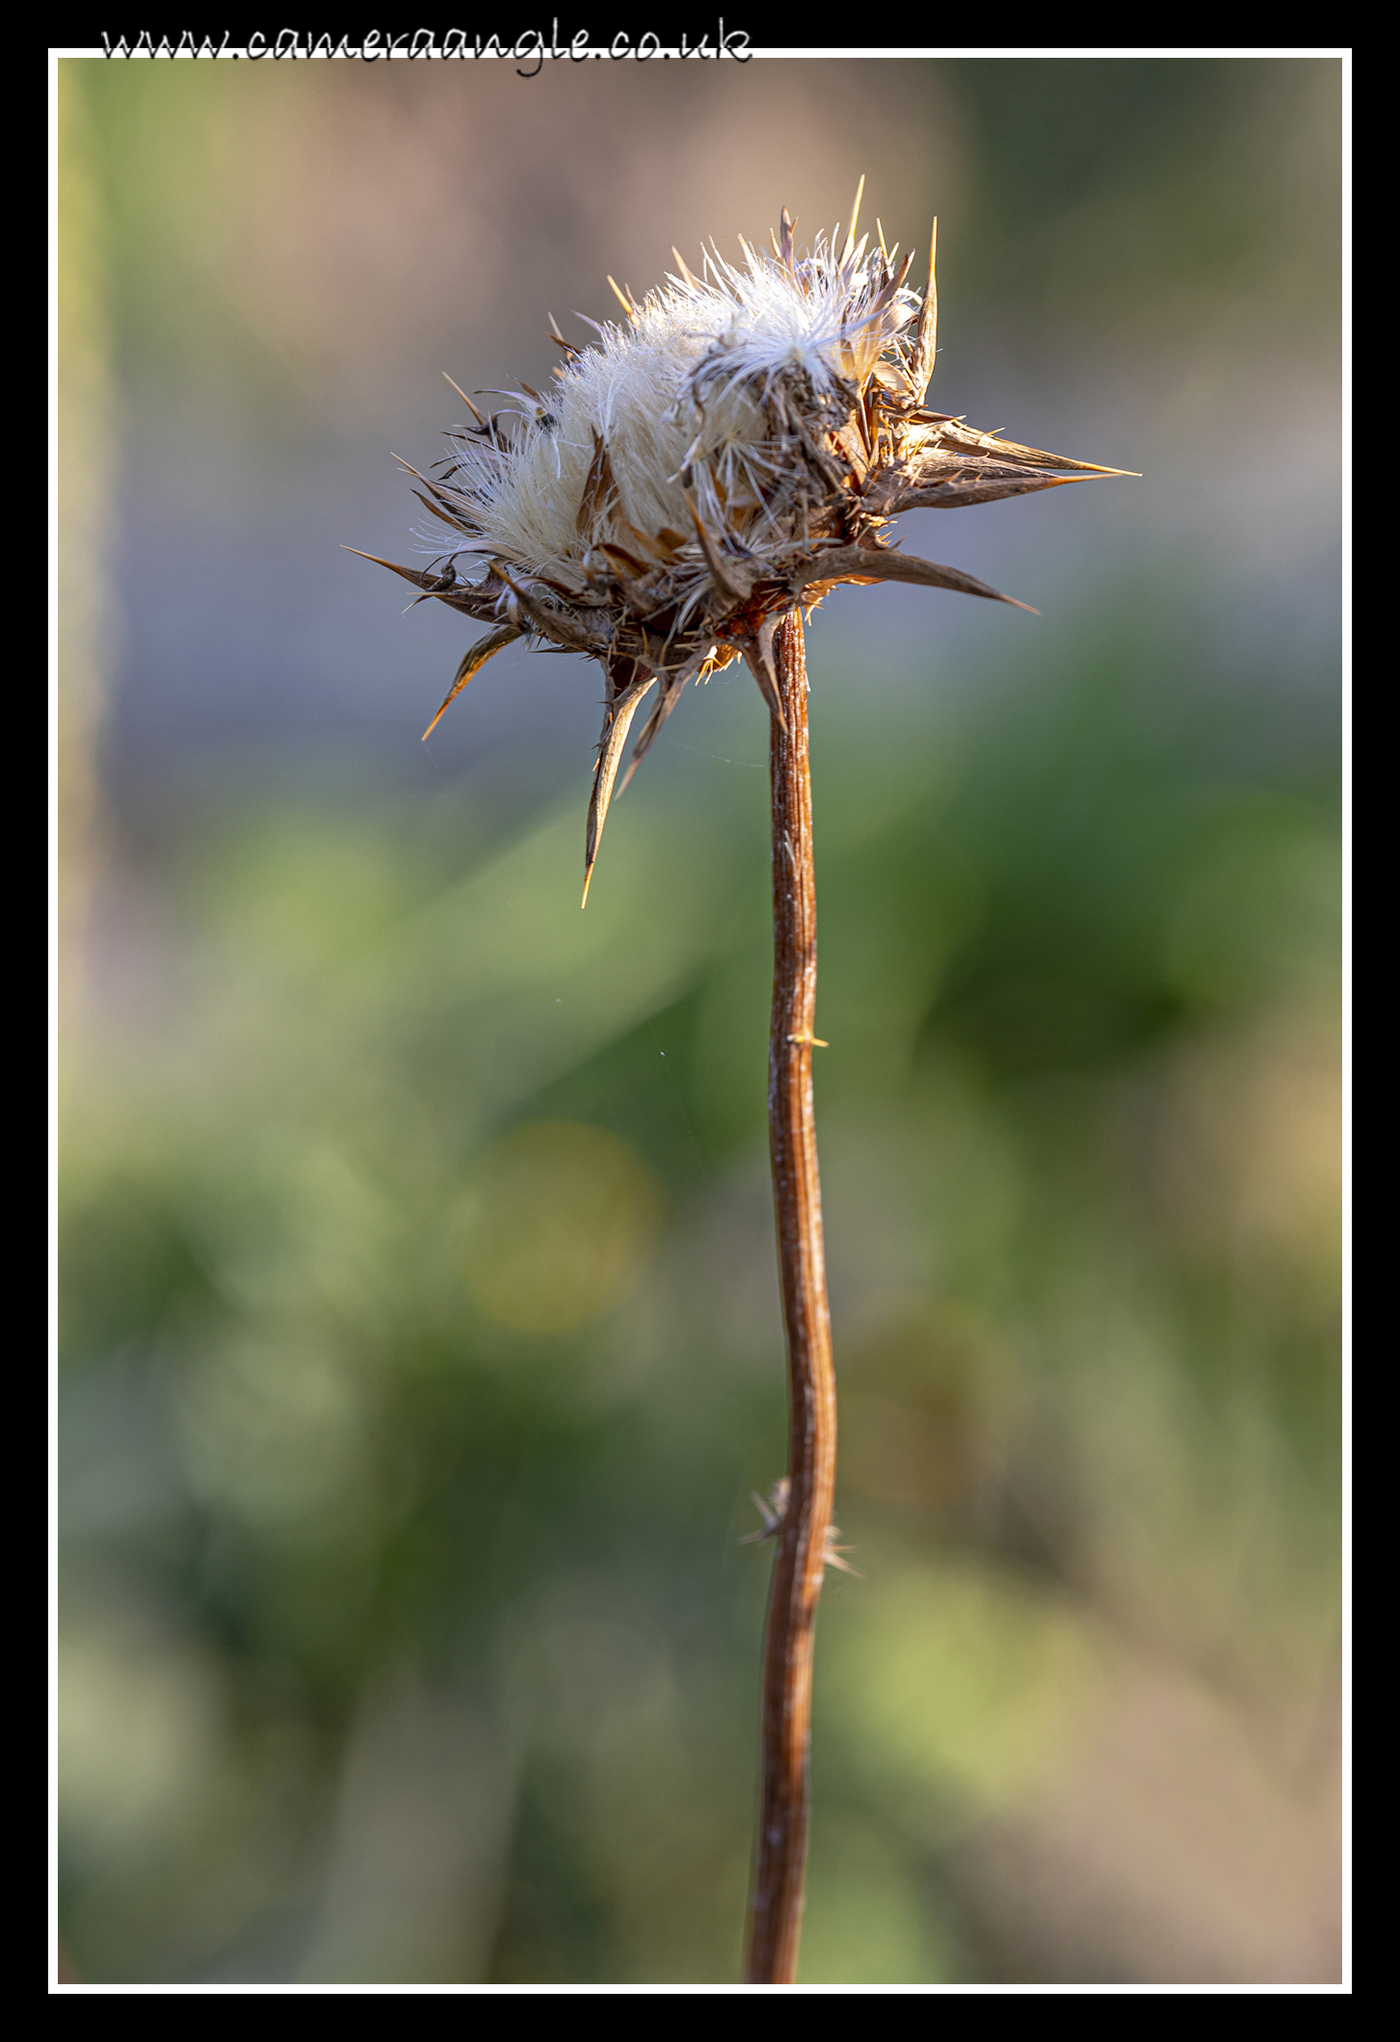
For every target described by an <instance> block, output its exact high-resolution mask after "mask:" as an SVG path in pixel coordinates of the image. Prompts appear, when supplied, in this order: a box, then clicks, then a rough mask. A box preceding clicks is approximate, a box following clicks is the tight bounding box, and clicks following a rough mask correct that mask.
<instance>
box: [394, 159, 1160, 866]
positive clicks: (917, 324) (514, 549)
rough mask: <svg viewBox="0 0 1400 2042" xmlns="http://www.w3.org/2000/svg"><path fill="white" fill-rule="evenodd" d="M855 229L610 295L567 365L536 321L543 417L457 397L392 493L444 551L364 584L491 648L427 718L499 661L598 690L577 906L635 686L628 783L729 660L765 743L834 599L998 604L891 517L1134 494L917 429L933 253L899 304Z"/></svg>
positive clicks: (891, 275) (875, 255)
mask: <svg viewBox="0 0 1400 2042" xmlns="http://www.w3.org/2000/svg"><path fill="white" fill-rule="evenodd" d="M863 185H864V180H863V179H862V187H863ZM859 209H860V192H857V194H856V204H855V209H854V211H853V214H852V218H851V225H850V228H849V230H848V232H847V233H846V235H845V237H844V240H842V238H841V235H840V229H839V228H838V229H837V230H836V232H835V233H834V234H833V235H832V238H831V240H830V241H827V239H826V238H825V236H822V237H819V238H818V240H817V242H816V245H815V246H814V247H813V248H812V250H811V251H810V252H809V253H807V254H804V255H798V254H797V253H796V251H795V249H794V245H793V238H792V236H793V223H792V221H791V220H790V219H789V217H788V215H787V212H786V211H784V213H783V216H782V224H781V228H780V230H779V232H778V233H777V234H776V235H774V237H773V253H772V255H768V254H765V253H761V252H760V251H759V250H757V249H754V248H751V247H750V246H749V245H748V244H747V242H742V241H741V246H742V247H743V251H744V258H745V260H744V266H743V267H742V268H740V267H735V266H734V265H732V264H730V263H728V262H726V261H725V260H724V259H723V257H722V256H720V254H719V253H718V251H717V250H715V249H711V251H710V252H709V253H708V254H707V255H706V256H705V258H704V261H703V264H702V271H703V274H702V275H701V276H698V277H697V276H695V275H693V274H692V272H691V271H690V269H689V268H687V266H686V264H685V262H684V261H683V260H682V258H681V256H680V255H679V254H676V262H677V265H678V268H679V272H680V273H679V275H673V276H670V277H669V278H668V279H667V282H666V284H665V285H664V286H663V287H662V288H661V289H659V290H656V291H653V292H651V293H650V294H649V295H648V296H647V297H646V298H645V299H644V300H643V301H642V303H641V304H637V303H636V302H635V301H634V299H633V297H632V294H631V291H630V289H629V290H627V291H623V290H620V289H619V288H618V286H617V285H616V284H615V283H612V279H611V278H609V279H608V281H609V283H612V288H613V290H614V292H615V293H616V295H617V298H618V300H619V303H620V304H621V306H622V310H623V312H624V314H625V315H626V317H625V323H620V324H610V325H607V326H596V324H595V322H593V321H589V322H587V323H589V324H594V325H595V330H596V332H597V334H598V341H597V343H596V344H593V345H590V346H588V347H586V348H582V349H580V348H576V347H574V346H573V345H572V344H571V343H570V342H568V341H566V340H565V339H564V338H563V336H562V335H561V334H560V333H559V330H558V328H557V327H554V322H553V321H552V320H551V322H550V324H551V326H552V327H554V331H553V338H554V340H555V341H556V343H557V344H558V346H559V347H560V348H562V350H563V354H564V359H563V360H562V361H561V362H559V363H558V364H557V366H556V368H555V371H554V375H555V387H554V388H553V389H552V390H551V391H550V392H549V394H548V395H547V396H542V395H541V394H540V393H539V392H538V391H536V390H532V389H531V388H530V386H529V385H528V384H522V385H521V387H520V389H519V390H515V391H496V392H490V393H483V392H478V393H477V394H478V395H483V394H490V395H497V396H506V397H508V398H509V399H510V400H511V404H510V407H509V408H508V409H507V410H505V411H498V412H496V413H495V414H494V415H492V416H491V417H483V416H482V414H481V413H480V412H479V411H478V410H477V408H476V406H475V405H473V404H472V402H471V400H470V399H469V398H467V397H466V396H465V393H464V392H462V391H460V390H459V391H458V395H459V396H461V397H463V400H464V402H465V403H466V404H467V407H468V409H469V410H470V411H471V413H472V415H473V418H474V420H475V423H474V424H473V425H471V426H468V427H467V428H465V429H464V430H461V431H458V432H453V433H449V435H448V441H449V446H450V449H451V451H450V454H449V456H448V458H447V459H446V460H444V461H442V462H440V463H438V464H437V465H436V469H435V472H434V475H433V476H432V477H429V476H425V475H419V474H418V471H417V470H416V469H410V473H412V474H413V475H415V477H416V479H417V480H418V481H419V482H420V483H421V484H422V490H421V491H419V492H415V493H417V494H418V495H419V497H420V500H421V501H422V502H423V503H424V504H425V506H426V507H427V509H428V510H429V511H430V512H431V513H432V515H433V516H434V517H435V518H438V519H440V520H441V522H442V523H443V524H444V525H446V526H447V527H448V528H449V530H450V531H451V532H452V533H453V535H454V538H460V541H461V543H460V544H454V545H453V547H452V549H451V551H450V552H448V553H445V554H442V555H440V556H439V557H438V558H437V559H436V560H434V562H433V563H432V564H431V566H429V567H428V568H426V569H423V570H421V571H420V570H416V569H413V568H408V567H400V566H397V565H395V563H393V562H392V561H383V562H380V563H379V564H380V565H382V566H385V567H392V568H393V571H394V572H395V573H396V574H401V575H403V576H404V577H405V578H406V579H407V580H409V581H411V582H414V583H416V584H417V586H418V587H419V588H420V589H421V590H422V591H423V592H424V595H425V596H435V597H437V598H438V600H439V601H441V602H445V603H448V604H450V605H451V606H452V607H453V608H454V609H458V610H461V611H463V612H465V614H466V615H467V616H469V617H475V618H478V619H480V620H481V621H482V622H484V623H489V624H491V625H492V627H493V628H492V629H491V631H490V632H489V633H488V634H487V635H486V636H485V637H484V638H482V639H479V640H478V641H477V643H476V644H475V645H474V646H473V647H472V648H471V650H470V651H469V652H468V653H467V655H466V657H465V658H464V659H463V661H462V664H461V666H460V667H459V668H458V670H457V673H456V675H455V677H454V680H453V684H452V688H451V690H450V691H449V693H448V696H447V699H446V701H444V703H443V705H442V709H440V710H439V711H438V717H440V716H441V715H442V713H443V710H445V709H446V708H447V706H448V703H450V702H451V701H452V700H453V699H454V698H455V697H456V696H457V695H458V694H459V693H460V692H461V690H462V689H463V688H464V687H465V686H466V684H467V682H468V681H469V680H470V679H471V677H472V675H473V674H474V673H476V672H477V670H478V669H479V668H480V667H481V666H482V665H483V664H484V662H485V661H486V660H488V659H489V658H490V657H491V655H492V654H493V653H495V652H498V651H500V649H501V648H502V647H503V646H505V645H509V644H510V643H511V642H512V641H513V640H515V639H517V638H526V639H536V640H540V641H543V643H544V644H545V645H548V646H554V647H560V648H565V649H568V650H572V651H578V652H582V653H587V654H589V655H590V656H591V657H593V658H594V659H596V660H598V661H599V663H600V664H601V666H602V668H603V670H604V673H605V675H606V677H607V688H606V695H605V700H604V715H603V731H602V736H601V738H600V740H599V745H598V762H597V767H596V769H595V772H594V780H593V796H592V800H591V802H590V804H589V811H588V830H587V844H586V850H585V878H584V898H585V900H586V899H587V896H588V880H589V878H590V877H591V875H592V870H593V862H594V859H595V858H596V856H597V851H598V842H599V838H600V837H601V834H602V829H603V823H604V820H605V818H606V815H607V809H608V803H609V801H610V799H611V796H612V790H613V786H614V782H615V780H616V777H617V771H618V766H619V764H620V761H621V757H622V750H623V746H624V745H625V743H626V740H627V736H628V732H629V730H630V728H631V725H632V722H633V719H634V717H635V715H636V712H637V710H638V709H639V708H640V706H641V704H642V702H643V700H644V699H645V697H646V696H647V695H648V694H649V693H650V691H651V690H652V689H653V688H654V689H656V691H657V692H656V699H655V702H654V703H653V705H652V707H651V711H650V714H649V715H648V716H647V718H646V721H645V723H644V724H643V726H642V729H641V731H640V733H639V735H638V737H637V741H636V744H635V746H634V748H633V753H632V762H631V766H630V767H629V771H628V777H629V778H630V776H631V772H632V771H633V770H635V767H636V765H637V763H638V761H639V760H640V759H641V758H642V757H643V756H644V754H645V753H646V752H647V750H648V749H649V748H650V746H651V744H652V742H653V741H654V739H655V738H656V735H657V733H658V732H659V730H660V729H661V726H662V724H663V723H664V722H665V720H666V718H667V717H668V716H669V715H670V713H671V711H672V709H673V708H674V707H675V705H676V703H677V701H678V700H679V698H680V693H681V690H682V689H683V688H684V686H685V684H686V682H687V681H691V680H694V681H700V680H702V679H706V678H708V676H709V675H710V674H711V673H714V672H716V671H717V670H718V669H719V668H721V667H725V666H728V665H729V664H730V662H731V661H733V660H736V659H739V658H743V659H744V660H746V661H747V662H748V665H749V666H750V668H751V669H752V671H753V674H754V677H755V679H756V680H757V682H758V685H759V687H760V689H761V690H762V692H763V696H764V699H765V700H766V702H767V703H768V705H769V708H770V710H771V711H772V712H773V714H774V715H775V716H777V717H778V718H779V719H780V720H781V717H782V709H781V705H780V703H779V699H778V691H777V687H776V683H775V679H774V673H773V665H772V644H773V634H774V632H775V631H776V629H777V627H778V624H779V623H780V621H781V620H782V618H783V617H784V616H785V615H787V614H788V612H790V611H791V610H792V609H794V608H795V607H798V606H800V607H801V608H803V609H804V610H807V611H809V612H810V610H811V609H812V607H813V606H814V605H815V604H817V603H818V602H820V600H821V598H822V597H823V596H824V595H825V594H826V593H827V591H828V590H830V589H832V588H834V587H835V586H836V585H837V584H838V583H839V582H875V581H909V582H920V583H922V584H924V585H925V586H927V587H930V588H944V589H956V590H960V591H961V592H962V593H964V594H967V595H977V596H988V597H991V598H992V599H993V600H995V601H997V602H1011V601H1013V600H1014V599H1013V598H1012V597H1010V596H1003V595H1001V594H999V592H998V591H997V590H996V589H993V588H989V587H988V586H987V585H986V583H985V582H981V581H977V580H975V579H974V578H973V576H971V575H969V574H963V573H961V572H960V571H959V570H958V569H957V568H954V567H939V566H936V565H935V564H934V563H933V562H932V561H928V560H917V559H914V558H912V557H911V556H910V555H908V554H905V553H900V552H898V551H897V550H896V549H895V547H894V546H892V545H891V544H890V543H889V542H888V540H887V539H886V537H885V528H886V527H887V526H888V524H889V523H890V521H891V519H892V518H895V517H897V516H898V515H899V513H900V512H901V511H906V510H915V509H923V508H938V509H943V508H947V509H953V508H956V507H958V506H961V505H966V504H975V503H991V502H993V501H994V500H995V499H996V498H998V497H1003V496H1019V495H1024V494H1026V493H1027V492H1029V491H1031V490H1037V489H1054V488H1057V487H1058V486H1059V485H1060V484H1062V483H1065V482H1074V481H1078V480H1081V479H1083V478H1084V477H1087V476H1091V475H1118V474H1123V473H1126V472H1127V471H1125V470H1123V469H1117V468H1100V467H1095V466H1093V465H1092V464H1091V463H1088V462H1084V461H1067V460H1062V459H1060V458H1059V457H1058V456H1057V455H1054V454H1046V453H1041V452H1039V451H1038V450H1037V449H1035V448H1033V447H1022V446H1017V445H1016V444H1014V443H1013V442H1012V441H1009V440H1004V439H1002V438H1000V437H999V436H998V435H996V434H994V433H982V432H976V431H974V430H973V429H972V428H971V427H970V426H968V425H967V424H966V423H965V422H964V421H963V419H961V418H955V417H952V416H950V415H949V414H947V413H945V412H939V411H930V410H927V409H926V408H925V406H924V401H923V400H924V392H925V390H926V389H927V387H928V382H929V377H930V375H931V373H932V370H933V363H934V350H935V333H936V327H937V303H938V301H937V293H936V290H935V284H934V252H933V248H932V247H931V248H930V253H929V278H928V285H927V289H926V291H925V293H924V295H923V297H922V299H921V298H920V297H919V295H918V293H917V292H915V291H913V290H911V289H909V288H908V285H907V278H908V275H909V271H910V267H911V264H912V255H909V256H906V257H905V258H904V260H903V262H897V260H896V255H897V250H896V249H888V248H886V246H885V241H884V235H883V233H879V235H878V246H876V247H871V246H870V243H869V238H868V236H867V237H863V238H862V239H861V240H860V241H859V242H857V240H856V238H855V236H856V223H857V217H858V214H859ZM936 231H937V223H936V222H935V234H936ZM838 244H839V248H838ZM673 252H674V251H673ZM579 316H580V317H582V316H583V315H579ZM449 380H450V379H449ZM453 387H454V389H455V388H456V385H455V384H454V385H453ZM404 465H405V467H407V466H408V463H406V462H405V463H404ZM473 556H478V557H480V558H481V559H483V560H484V561H485V563H486V572H485V575H484V577H482V578H481V579H480V580H476V581H474V580H471V579H469V578H468V577H467V575H466V573H465V572H464V571H463V568H462V566H461V564H460V563H463V562H465V561H468V560H470V559H471V558H472V557H473ZM366 557H367V558H371V559H372V558H374V557H375V556H374V555H368V556H366ZM1017 607H1018V608H1022V609H1024V608H1027V607H1028V605H1026V604H1019V605H1017ZM438 717H434V719H433V723H432V724H430V725H429V731H431V730H432V729H433V728H434V727H435V725H436V723H437V721H438ZM427 734H428V733H427V732H425V733H424V735H425V736H426V735H427ZM623 785H624V786H625V785H626V781H625V780H624V782H623Z"/></svg>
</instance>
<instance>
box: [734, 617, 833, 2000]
mask: <svg viewBox="0 0 1400 2042" xmlns="http://www.w3.org/2000/svg"><path fill="white" fill-rule="evenodd" d="M774 665H775V668H776V672H777V682H778V693H779V699H780V700H781V702H782V705H783V714H784V717H785V719H786V728H784V726H783V724H782V723H780V722H779V720H778V718H777V717H776V716H775V717H774V718H773V720H772V792H773V1019H772V1030H771V1033H770V1036H769V1045H768V1133H769V1149H770V1153H771V1156H772V1164H773V1204H774V1211H775V1215H776V1219H777V1233H778V1265H779V1272H780V1276H781V1281H782V1295H783V1318H784V1324H785V1329H786V1334H787V1360H788V1396H789V1432H788V1494H787V1509H786V1512H785V1515H784V1517H783V1520H782V1524H781V1527H780V1529H779V1531H778V1533H777V1552H776V1555H775V1557H774V1562H773V1577H772V1581H771V1584H770V1587H769V1595H768V1620H767V1629H766V1634H765V1639H764V1657H763V1722H762V1753H763V1757H762V1766H763V1780H762V1789H761V1810H760V1815H759V1828H758V1840H757V1845H756V1849H755V1853H754V1866H753V1883H752V1887H751V1890H750V1896H749V1922H748V1956H747V1961H746V1965H745V1972H744V1976H745V1981H746V1983H748V1984H751V1985H790V1984H792V1983H793V1981H794V1980H795V1978H796V1976H797V1950H798V1941H799V1937H800V1934H801V1928H802V1898H803V1882H804V1875H805V1870H806V1858H807V1826H808V1796H809V1784H808V1751H809V1746H810V1742H811V1720H812V1645H813V1634H814V1628H815V1624H816V1615H817V1597H818V1595H819V1594H820V1592H821V1585H822V1573H823V1568H824V1565H825V1556H826V1548H827V1532H828V1527H829V1525H830V1523H831V1508H832V1495H833V1490H834V1487H835V1480H836V1378H835V1373H834V1371H833V1368H832V1360H831V1322H830V1317H829V1314H828V1311H827V1301H826V1263H825V1257H824V1254H823V1250H822V1207H821V1184H820V1181H819V1179H818V1175H817V1137H816V1124H815V1119H814V1115H813V1108H812V1049H813V1033H812V1028H813V1021H814V1019H815V1014H816V995H817V912H816V884H815V873H814V868H813V863H812V786H811V777H810V773H809V769H808V757H807V667H806V659H805V657H804V651H803V636H802V617H801V613H800V612H797V611H794V612H793V613H792V614H791V615H790V616H789V617H788V618H787V619H786V620H785V621H784V623H783V624H782V626H781V627H780V628H779V630H778V633H777V635H776V638H775V641H774Z"/></svg>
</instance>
